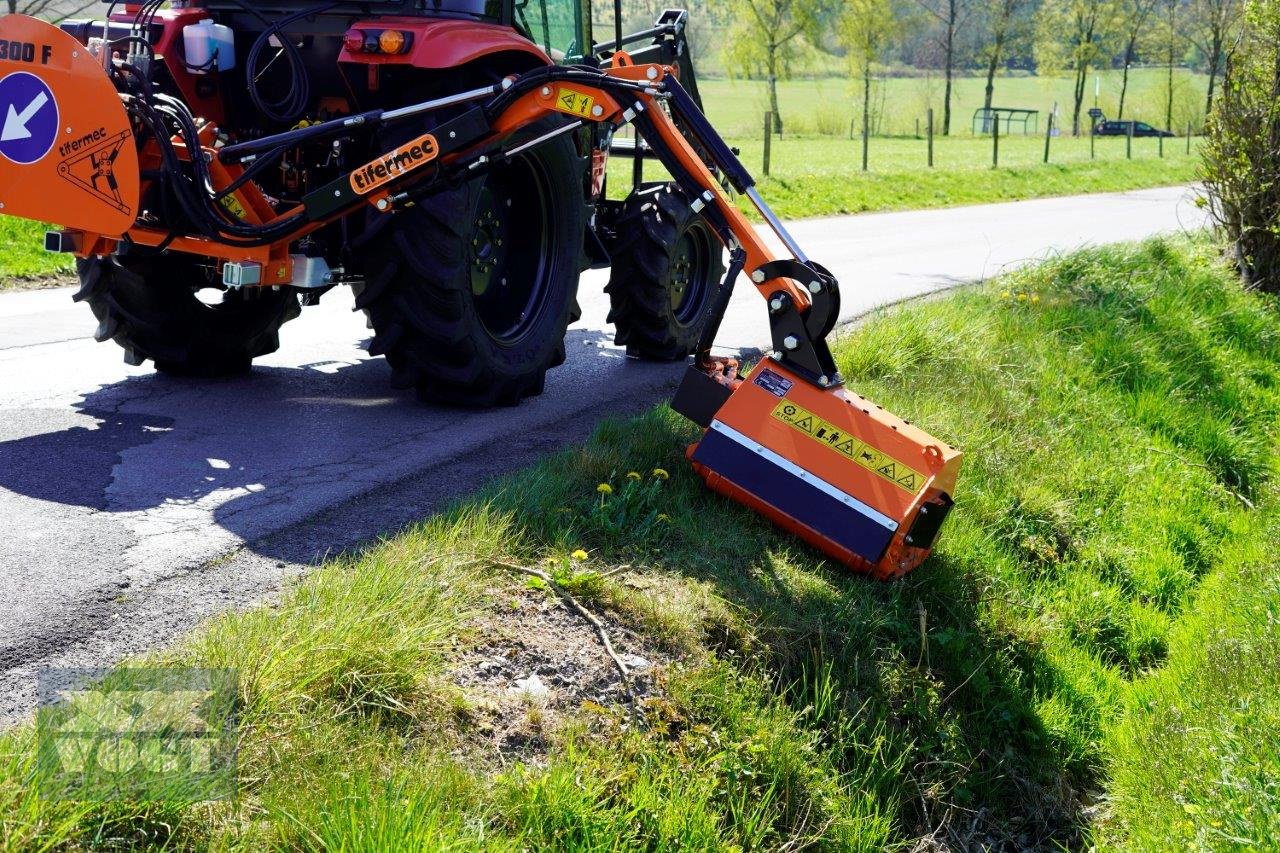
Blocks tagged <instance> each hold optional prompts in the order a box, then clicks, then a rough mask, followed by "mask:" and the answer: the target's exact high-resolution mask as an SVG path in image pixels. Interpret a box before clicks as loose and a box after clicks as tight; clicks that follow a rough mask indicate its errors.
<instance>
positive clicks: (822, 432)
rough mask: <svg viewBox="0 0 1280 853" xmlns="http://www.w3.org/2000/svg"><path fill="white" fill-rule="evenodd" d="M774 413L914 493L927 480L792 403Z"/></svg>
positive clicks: (779, 405) (816, 439) (782, 419)
mask: <svg viewBox="0 0 1280 853" xmlns="http://www.w3.org/2000/svg"><path fill="white" fill-rule="evenodd" d="M773 416H774V417H775V418H777V419H778V420H780V421H782V422H783V423H784V424H787V425H788V426H790V427H791V428H792V429H795V430H798V431H800V432H802V433H804V434H805V435H807V436H809V437H810V438H812V439H813V440H814V441H820V442H822V443H823V444H825V445H826V446H827V447H830V448H831V449H832V450H834V451H835V452H836V453H839V454H840V455H841V456H844V457H846V458H847V459H850V460H852V461H854V462H857V463H858V464H859V465H861V466H862V467H863V468H866V469H867V470H868V471H871V472H873V473H875V474H878V475H879V476H881V477H883V478H884V479H886V480H888V481H889V482H890V483H893V484H894V485H895V486H897V487H898V488H900V489H905V490H907V491H908V492H911V493H912V494H915V493H916V492H918V491H920V488H921V487H922V486H924V483H925V480H926V479H927V478H926V477H925V475H924V474H922V473H920V472H919V471H916V470H915V469H913V468H910V467H908V466H907V465H905V464H904V463H902V462H899V461H898V460H897V459H893V458H891V457H889V456H887V455H885V454H884V453H881V452H880V451H879V450H876V449H875V448H874V447H872V446H871V445H869V444H866V443H865V442H862V441H859V440H858V439H856V438H854V437H853V436H851V435H846V434H845V432H844V431H843V430H841V429H840V428H839V427H837V426H836V425H835V424H832V423H829V422H827V421H824V420H823V419H822V418H820V417H818V416H817V415H815V414H813V412H810V411H806V410H805V409H803V408H801V407H800V406H797V405H796V404H795V403H788V402H786V401H783V402H781V403H779V404H778V405H777V407H776V408H774V410H773Z"/></svg>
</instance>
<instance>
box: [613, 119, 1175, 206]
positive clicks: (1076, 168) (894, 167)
mask: <svg viewBox="0 0 1280 853" xmlns="http://www.w3.org/2000/svg"><path fill="white" fill-rule="evenodd" d="M729 141H730V143H731V144H733V145H734V146H736V147H737V148H738V149H739V150H740V151H741V152H742V154H741V159H742V161H743V163H744V164H746V166H747V168H748V169H749V170H751V171H752V172H753V173H754V174H755V175H757V176H758V183H759V189H760V193H761V195H762V196H763V197H764V199H765V201H767V202H768V203H769V205H770V206H771V207H772V208H773V209H774V211H775V212H776V213H778V215H780V216H782V217H783V218H786V219H796V218H802V217H810V216H834V215H839V214H846V213H864V212H870V211H878V210H917V209H922V208H931V207H951V206H955V205H962V204H983V203H988V202H997V201H1015V200H1019V199H1028V198H1044V197H1048V196H1062V195H1076V194H1082V193H1098V192H1119V191H1122V190H1131V189H1141V188H1145V187H1158V186H1171V185H1174V184H1185V183H1189V182H1191V181H1193V180H1195V178H1196V174H1197V171H1196V170H1197V168H1198V167H1199V163H1200V157H1199V150H1198V144H1193V146H1192V149H1191V152H1192V153H1191V154H1190V155H1188V154H1187V153H1186V147H1185V145H1186V142H1185V140H1183V139H1168V140H1165V143H1166V144H1165V156H1164V157H1163V158H1161V157H1160V156H1158V151H1157V148H1156V145H1157V142H1156V140H1154V139H1135V140H1134V148H1133V159H1126V157H1125V147H1124V146H1125V140H1124V139H1122V138H1121V139H1114V138H1107V139H1101V138H1100V139H1098V140H1096V142H1097V159H1096V160H1091V159H1090V155H1089V140H1087V139H1071V138H1060V139H1054V140H1053V141H1052V143H1051V144H1052V149H1051V159H1050V163H1049V164H1048V165H1045V164H1043V162H1042V158H1043V156H1044V140H1042V139H1025V138H1022V137H1014V138H1011V139H1005V140H1002V141H1001V143H1000V168H998V169H993V168H991V140H990V139H989V138H988V139H970V138H956V139H949V140H939V141H938V142H937V144H936V146H935V152H934V154H935V160H934V162H935V164H936V167H935V168H933V169H929V168H927V166H926V157H927V153H926V149H925V142H924V141H922V140H916V139H873V140H872V141H871V146H872V147H871V168H870V170H869V171H867V172H863V171H861V162H862V161H861V156H862V154H861V147H860V145H861V143H860V142H858V141H850V140H847V139H838V138H830V137H826V138H824V137H807V138H802V139H788V140H786V141H785V142H775V143H774V145H773V147H772V151H771V169H770V176H769V177H767V178H765V177H762V171H761V165H760V161H761V156H762V143H761V142H759V141H758V140H744V139H730V140H729ZM666 177H667V174H666V172H665V171H664V170H663V169H662V168H661V167H660V166H659V165H657V164H656V163H655V164H651V165H650V164H647V165H646V171H645V178H646V179H647V180H664V179H666ZM609 186H610V191H609V195H610V197H614V198H616V197H619V194H620V193H621V192H623V190H625V189H626V188H629V187H630V186H631V161H630V159H629V158H626V157H619V158H614V159H612V160H610V162H609ZM738 204H739V207H741V209H742V210H743V211H745V212H747V213H748V214H749V215H751V216H755V215H756V213H755V209H754V208H753V207H751V205H750V203H749V202H748V201H747V200H746V199H745V198H740V199H738Z"/></svg>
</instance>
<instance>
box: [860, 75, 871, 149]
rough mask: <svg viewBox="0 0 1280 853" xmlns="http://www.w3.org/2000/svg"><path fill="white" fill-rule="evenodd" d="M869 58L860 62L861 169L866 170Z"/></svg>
mask: <svg viewBox="0 0 1280 853" xmlns="http://www.w3.org/2000/svg"><path fill="white" fill-rule="evenodd" d="M870 128H871V60H870V59H869V58H868V59H867V60H866V61H865V62H863V63H862V171H864V172H865V171H867V159H868V151H867V144H868V137H869V136H870V135H871V130H870Z"/></svg>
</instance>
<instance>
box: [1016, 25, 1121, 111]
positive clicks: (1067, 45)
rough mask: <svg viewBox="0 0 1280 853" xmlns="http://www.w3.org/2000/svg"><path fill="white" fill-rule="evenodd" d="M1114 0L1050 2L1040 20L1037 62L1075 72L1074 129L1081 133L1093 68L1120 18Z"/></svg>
mask: <svg viewBox="0 0 1280 853" xmlns="http://www.w3.org/2000/svg"><path fill="white" fill-rule="evenodd" d="M1116 13H1117V9H1116V3H1115V2H1113V0H1065V2H1053V3H1046V4H1045V5H1044V6H1042V7H1041V8H1040V14H1039V16H1038V19H1037V21H1036V61H1037V63H1038V64H1039V65H1040V66H1041V68H1042V70H1044V69H1053V68H1061V69H1064V70H1069V71H1072V72H1074V75H1073V76H1074V78H1075V86H1074V89H1073V91H1072V98H1073V101H1074V103H1073V105H1072V111H1071V132H1072V133H1073V134H1074V135H1076V136H1079V135H1080V108H1081V105H1082V104H1083V103H1084V95H1085V87H1086V84H1087V83H1088V82H1089V68H1090V67H1091V66H1094V65H1097V64H1099V63H1100V62H1101V61H1102V59H1103V57H1104V56H1105V55H1106V40H1107V39H1108V38H1109V37H1110V36H1111V35H1112V34H1113V29H1114V26H1115V21H1116Z"/></svg>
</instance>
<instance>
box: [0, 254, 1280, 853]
mask: <svg viewBox="0 0 1280 853" xmlns="http://www.w3.org/2000/svg"><path fill="white" fill-rule="evenodd" d="M1215 257H1216V251H1215V248H1214V247H1213V246H1210V245H1208V244H1206V243H1194V244H1191V243H1184V242H1174V243H1169V242H1152V243H1148V244H1145V245H1143V246H1140V247H1133V248H1123V247H1122V248H1115V249H1107V250H1098V251H1093V252H1088V253H1085V254H1080V255H1074V256H1069V257H1066V258H1063V259H1061V260H1056V261H1052V262H1049V263H1047V264H1044V265H1042V266H1040V267H1038V268H1035V269H1030V270H1027V271H1024V272H1020V273H1017V274H1014V275H1011V276H1008V277H1005V278H1002V279H1000V280H998V281H997V282H995V283H993V284H992V285H989V286H985V287H981V288H976V289H972V290H968V291H965V292H961V293H958V294H955V295H952V296H949V297H947V298H945V299H940V300H937V301H932V302H929V303H924V304H917V305H914V306H909V307H905V308H902V309H898V310H893V311H889V312H886V313H884V314H882V315H880V316H877V317H875V318H873V319H871V320H870V321H869V322H867V323H866V324H865V325H863V326H861V327H860V328H858V329H857V330H855V331H854V332H852V333H851V334H850V335H849V336H847V337H845V338H844V339H842V340H841V341H840V343H839V345H838V347H837V351H838V354H839V361H840V364H841V368H842V369H843V370H844V372H845V374H846V375H847V376H848V377H849V379H850V383H851V384H852V385H853V386H854V387H855V388H857V389H858V390H859V391H860V392H862V393H865V394H868V395H869V396H871V397H872V398H873V399H876V400H878V401H880V402H881V403H883V404H884V405H886V406H887V407H889V408H890V409H892V410H893V411H895V412H897V413H898V414H900V415H903V416H905V417H909V418H910V419H912V420H913V421H916V422H919V423H922V424H926V425H927V426H928V428H929V429H930V430H931V431H933V432H934V433H935V434H937V435H938V436H939V437H941V438H943V439H944V440H946V441H949V442H952V443H954V444H956V445H957V446H959V447H961V448H963V449H964V450H965V451H966V452H967V454H968V457H967V461H966V463H965V470H964V474H963V478H962V483H961V486H960V494H959V495H958V497H959V503H958V506H957V510H956V512H955V513H953V515H952V518H951V519H950V520H949V522H948V525H949V526H948V529H947V530H946V531H945V532H944V535H943V537H942V540H941V543H940V546H939V548H938V550H937V552H936V554H935V556H934V557H933V558H932V559H931V560H930V561H929V562H928V563H927V564H926V565H925V566H924V567H922V568H921V569H920V570H918V571H916V572H915V573H913V574H912V575H910V576H908V577H907V578H906V579H905V580H903V581H900V582H897V583H892V584H878V583H871V582H868V581H866V580H864V579H862V578H860V577H856V576H851V575H849V574H847V573H846V572H844V571H841V570H840V569H838V568H835V567H832V566H830V565H827V564H825V563H824V562H823V561H822V560H820V559H818V558H817V557H816V556H815V554H814V553H813V552H811V551H809V550H807V549H806V548H804V547H802V546H800V545H798V544H797V543H796V542H795V541H794V540H792V539H790V538H788V537H787V536H784V535H781V534H779V533H777V532H776V531H774V530H773V529H771V528H770V527H769V526H768V525H766V524H764V523H762V522H761V521H760V520H758V519H757V518H756V517H755V516H753V515H752V514H750V513H748V512H746V511H744V510H742V509H740V508H738V507H736V506H734V505H730V504H728V503H726V502H724V501H722V500H719V499H718V498H716V497H714V496H712V495H710V494H708V493H707V492H706V491H704V490H703V488H702V487H701V486H700V484H699V482H698V481H697V480H696V478H695V476H694V475H693V474H692V473H691V472H690V471H689V470H688V468H687V466H686V465H685V463H684V462H683V460H682V458H681V451H682V447H683V445H684V444H685V443H686V442H687V441H689V440H691V438H692V437H693V436H694V430H693V429H691V428H690V427H689V426H688V425H687V424H686V423H684V422H683V421H681V420H680V419H678V418H677V417H675V416H674V415H672V414H671V413H670V412H668V411H666V410H659V411H656V412H654V413H652V414H650V415H647V416H644V417H641V418H639V419H636V420H632V421H627V422H617V423H608V424H605V425H603V426H602V427H601V428H600V429H599V431H598V433H597V435H596V436H595V438H594V439H593V440H592V441H591V442H589V443H588V444H587V445H586V446H584V447H582V448H579V449H575V450H571V451H567V452H565V453H563V454H560V455H558V456H556V457H554V458H552V459H550V460H548V461H547V462H545V463H543V464H541V465H538V466H536V467H534V468H532V469H530V470H528V471H526V472H524V473H522V474H519V475H516V476H514V477H510V478H507V479H505V480H503V481H501V482H500V483H499V484H498V485H496V486H494V487H492V488H491V489H489V490H488V491H486V492H485V493H484V494H482V495H480V496H478V497H476V498H474V499H470V500H468V501H466V502H465V503H463V504H462V505H460V506H459V507H458V508H457V509H455V510H454V511H452V512H449V513H445V514H443V515H441V516H438V517H435V518H432V519H430V520H427V521H425V522H423V523H422V524H420V525H418V526H415V527H412V528H410V529H408V530H406V531H403V532H402V533H400V534H398V535H397V536H396V537H394V538H392V539H390V540H389V541H387V542H386V543H384V544H381V545H379V546H377V547H374V548H373V549H371V550H370V551H369V552H367V553H363V554H359V555H355V556H351V557H349V558H344V559H339V560H336V561H334V562H331V563H329V564H327V565H326V566H324V567H323V568H321V569H320V570H318V571H317V572H316V573H314V574H313V575H312V576H311V577H310V578H309V579H308V580H306V581H305V582H303V583H302V584H301V586H300V587H299V588H298V589H297V591H295V592H293V593H291V594H290V595H289V596H288V597H287V598H286V600H285V601H284V602H283V603H282V604H281V605H280V606H278V607H273V608H264V609H260V610H255V611H253V612H250V613H247V614H242V615H229V616H225V617H222V618H220V619H218V620H216V621H215V622H214V623H213V624H212V625H211V626H209V627H208V628H206V629H204V630H202V631H200V632H199V633H197V634H196V635H195V636H193V637H192V638H191V639H190V640H189V641H187V642H186V643H185V644H184V645H183V646H182V647H180V648H179V649H177V650H175V651H173V652H170V653H165V654H160V655H157V656H156V660H160V661H165V662H172V663H185V664H200V665H205V666H233V667H236V668H238V669H239V671H240V674H241V678H242V682H243V683H242V697H241V703H242V711H241V725H242V732H243V734H242V739H241V746H240V767H241V778H242V790H241V798H240V800H239V802H238V803H218V804H212V805H201V804H193V805H189V806H183V805H182V804H167V805H151V806H138V805H127V804H116V805H94V804H73V803H67V802H60V801H57V800H49V799H40V798H39V797H37V796H36V793H35V791H34V790H33V788H32V778H33V777H32V764H31V732H30V731H29V730H27V729H22V730H18V731H16V732H13V733H10V734H9V735H7V736H5V737H4V739H2V740H0V755H3V756H4V757H3V758H2V759H0V840H3V844H0V846H8V847H12V848H15V849H16V848H23V849H29V848H30V846H31V845H34V844H54V843H57V842H62V841H70V842H72V843H77V844H78V843H94V842H97V843H105V842H112V841H115V842H123V843H137V842H140V841H143V840H150V841H167V842H169V843H171V844H173V845H188V844H190V845H194V846H203V845H206V844H210V845H213V846H219V847H221V846H233V847H234V846H243V847H250V848H252V847H259V846H262V845H266V844H271V845H284V846H302V847H309V846H312V845H328V846H333V847H339V846H341V847H343V848H344V849H387V848H390V847H399V848H416V849H425V848H433V849H434V848H438V847H444V846H447V845H454V846H458V847H464V848H470V847H476V846H491V847H495V848H529V847H533V848H545V847H555V848H557V849H614V848H620V847H628V846H632V845H641V844H645V845H649V846H651V847H655V848H659V849H661V848H663V847H664V846H669V845H674V844H676V843H680V844H682V846H687V847H689V848H692V849H699V848H725V849H735V848H744V849H760V848H772V849H776V848H777V847H779V846H781V845H783V844H787V843H790V844H792V845H796V844H799V843H802V842H804V841H810V840H811V841H821V842H822V845H823V846H826V847H830V848H833V849H863V850H877V849H881V848H883V847H884V846H886V845H893V844H895V843H897V842H903V841H910V840H912V839H918V838H919V837H921V836H922V835H927V834H931V833H932V834H934V835H935V836H936V837H937V838H938V839H939V840H942V841H944V842H946V843H949V844H951V845H953V846H957V845H958V846H963V845H973V844H977V843H981V842H999V841H1001V840H1003V841H1007V842H1009V843H1011V844H1014V845H1017V846H1019V847H1026V846H1031V845H1043V844H1048V843H1050V842H1063V843H1067V844H1072V845H1074V844H1078V843H1082V842H1083V841H1086V840H1088V839H1089V837H1090V836H1092V837H1093V838H1094V839H1096V840H1099V841H1101V842H1103V843H1105V844H1109V845H1114V846H1118V847H1124V848H1128V849H1133V848H1139V849H1144V848H1145V849H1168V848H1171V847H1175V846H1178V847H1184V846H1187V845H1188V844H1190V845H1192V846H1197V847H1200V846H1225V845H1229V844H1231V843H1233V842H1239V843H1243V842H1244V841H1246V840H1252V841H1254V842H1257V843H1263V844H1266V843H1269V842H1270V841H1271V840H1272V839H1274V838H1275V837H1276V836H1277V833H1280V792H1278V791H1277V787H1276V786H1277V783H1276V779H1277V773H1278V772H1280V767H1278V764H1280V757H1278V752H1280V739H1278V738H1277V735H1276V731H1277V728H1276V723H1277V721H1278V720H1280V670H1277V668H1276V667H1275V665H1274V661H1275V660H1276V656H1277V654H1280V627H1278V626H1280V618H1278V617H1280V612H1278V611H1277V609H1276V608H1277V604H1276V602H1277V600H1280V595H1278V593H1280V580H1277V577H1278V576H1277V573H1276V571H1275V560H1276V557H1275V555H1276V553H1278V552H1280V502H1278V501H1277V494H1276V490H1275V486H1274V484H1273V481H1272V475H1273V471H1274V468H1275V464H1276V461H1277V457H1276V446H1275V441H1274V430H1275V423H1276V418H1277V414H1278V413H1280V390H1278V389H1280V318H1277V315H1276V313H1275V311H1276V306H1275V305H1274V304H1273V303H1271V302H1269V301H1267V300H1264V299H1263V298H1261V297H1258V296H1256V295H1250V294H1246V293H1244V292H1243V291H1242V290H1241V289H1240V288H1239V286H1238V285H1237V283H1236V282H1235V281H1234V280H1233V277H1232V275H1231V273H1230V272H1229V271H1227V270H1226V269H1224V268H1222V267H1221V266H1220V265H1219V263H1218V262H1217V261H1216V260H1215ZM655 468H664V469H666V470H668V471H670V472H671V478H670V480H669V481H666V480H662V479H660V478H657V477H654V476H653V475H651V473H650V472H651V471H652V470H653V469H655ZM631 470H634V471H637V472H642V479H641V480H640V481H639V482H634V481H631V480H628V479H627V478H626V472H628V471H631ZM600 482H610V483H612V485H613V488H614V492H613V493H612V494H611V495H607V496H603V497H602V496H601V495H600V494H598V493H597V490H596V485H597V483H600ZM660 514H661V515H660ZM578 548H584V549H587V550H588V551H589V552H590V557H589V558H588V559H587V560H585V561H577V562H571V559H570V556H569V555H570V552H571V551H573V550H574V549H578ZM493 560H508V561H510V560H514V561H520V562H523V563H524V564H526V565H534V564H538V565H543V566H545V567H546V568H548V569H549V570H551V571H553V572H555V573H556V574H557V576H558V577H559V578H560V580H561V582H562V583H563V584H564V586H565V587H567V588H568V589H570V590H572V591H573V592H574V593H575V594H576V595H577V596H578V597H579V598H580V599H581V600H582V601H584V602H586V603H587V604H589V605H590V606H592V607H594V608H595V609H597V610H599V611H610V612H612V613H613V614H615V616H616V618H617V619H618V620H620V621H621V622H622V623H623V624H625V625H626V626H627V628H628V631H629V632H634V633H628V632H621V631H620V632H618V633H616V634H615V640H616V642H617V643H618V644H619V646H620V647H621V648H622V650H624V651H626V650H627V649H628V648H635V645H636V637H638V636H643V637H645V638H646V639H645V641H644V643H643V646H647V647H648V648H658V649H660V650H661V652H662V657H663V658H664V659H667V660H674V661H676V662H675V663H672V664H670V665H668V666H666V667H665V668H664V670H663V672H662V675H661V677H660V678H659V688H660V689H659V697H660V698H655V699H650V700H648V701H646V702H644V703H642V712H641V714H640V716H639V717H638V718H635V717H631V716H629V715H628V714H626V713H623V712H620V711H616V710H612V709H609V708H605V707H601V706H599V705H597V704H594V703H592V702H583V703H582V704H581V707H580V708H578V709H577V711H576V712H574V713H570V714H569V715H568V716H567V717H566V718H564V719H562V720H561V721H560V723H559V724H556V725H551V724H550V723H549V722H548V720H547V719H546V718H545V717H544V716H543V713H542V711H540V710H539V707H538V706H537V705H536V703H531V704H530V705H529V706H528V708H527V709H525V711H524V713H527V715H528V719H527V720H526V721H524V722H525V724H526V725H527V726H528V727H530V728H532V729H533V730H535V732H536V733H537V737H535V738H533V739H532V740H531V741H530V743H531V744H532V745H530V746H528V747H527V748H525V749H520V748H516V749H514V750H513V751H511V752H508V753H507V754H505V755H504V756H503V757H502V758H501V759H499V758H497V757H495V755H494V753H493V751H492V749H491V747H489V746H479V745H478V744H481V743H487V736H486V735H484V734H482V733H481V731H482V728H483V720H484V719H485V713H486V712H485V709H484V708H483V707H482V703H481V702H480V701H478V700H477V699H476V698H475V697H474V696H471V695H469V693H468V690H467V689H466V688H464V687H459V686H458V685H457V684H455V683H453V680H452V679H451V678H450V676H449V675H448V673H449V672H450V667H451V663H450V662H451V661H453V660H455V659H457V657H458V656H459V655H460V654H462V652H463V650H465V649H466V648H468V647H471V646H473V645H475V644H476V643H480V642H482V641H483V639H484V638H483V637H481V636H479V629H478V628H477V626H479V625H483V624H486V621H485V620H486V619H488V620H489V621H488V623H487V624H492V623H493V620H495V619H497V620H501V619H502V618H503V617H502V613H503V611H504V610H506V609H509V608H511V607H519V606H521V605H520V596H521V595H528V594H530V593H529V592H528V591H527V590H526V592H524V593H520V592H518V587H519V586H520V583H519V580H518V578H519V576H516V575H511V574H508V573H506V572H504V571H503V570H502V569H500V568H495V567H493V565H492V564H491V563H492V561H493ZM624 565H625V566H630V567H631V568H628V569H624V570H622V571H619V570H618V569H619V567H620V566H624ZM532 594H534V595H542V594H544V593H542V592H538V591H537V590H533V592H532ZM524 606H525V607H527V606H528V605H524ZM485 614H488V615H487V616H485Z"/></svg>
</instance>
